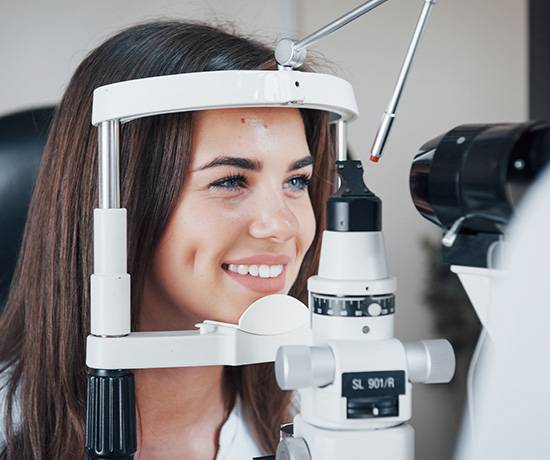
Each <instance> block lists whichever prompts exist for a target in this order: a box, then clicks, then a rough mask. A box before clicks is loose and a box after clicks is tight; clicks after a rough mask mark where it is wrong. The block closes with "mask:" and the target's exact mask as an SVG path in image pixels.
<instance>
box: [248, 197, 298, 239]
mask: <svg viewBox="0 0 550 460" xmlns="http://www.w3.org/2000/svg"><path fill="white" fill-rule="evenodd" d="M257 210H258V211H257V213H256V215H255V216H254V218H253V219H252V222H251V224H250V235H251V236H253V237H254V238H269V239H272V240H274V241H278V242H283V241H287V240H289V239H290V238H292V237H294V236H296V234H297V232H298V227H299V224H298V219H297V218H296V215H295V214H294V213H293V212H292V211H291V210H290V209H289V208H288V206H287V204H286V203H285V202H284V200H282V199H281V198H279V197H276V196H272V197H271V199H266V200H265V201H264V202H263V203H258V206H257Z"/></svg>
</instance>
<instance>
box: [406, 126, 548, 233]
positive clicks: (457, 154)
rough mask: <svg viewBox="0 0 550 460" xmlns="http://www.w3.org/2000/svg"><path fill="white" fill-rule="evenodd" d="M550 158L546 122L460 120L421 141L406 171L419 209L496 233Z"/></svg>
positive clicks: (467, 228)
mask: <svg viewBox="0 0 550 460" xmlns="http://www.w3.org/2000/svg"><path fill="white" fill-rule="evenodd" d="M549 162H550V123H549V122H529V123H517V124H514V123H501V124H491V125H487V124H483V125H481V124H479V125H462V126H458V127H457V128H455V129H453V130H451V131H449V132H448V133H447V134H444V135H442V136H439V137H437V138H435V139H432V140H431V141H429V142H427V143H426V144H424V145H423V146H422V147H421V149H420V151H419V152H418V153H417V155H416V156H415V159H414V161H413V163H412V166H411V172H410V190H411V196H412V199H413V202H414V204H415V206H416V208H417V209H418V211H419V212H420V213H421V214H422V215H423V216H424V217H425V218H427V219H429V220H430V221H432V222H434V223H435V224H437V225H439V226H440V227H443V228H446V229H448V228H450V227H451V226H452V225H453V223H454V222H455V221H456V220H457V219H459V218H461V217H463V216H470V217H469V218H468V219H467V220H465V221H464V224H463V227H462V231H464V232H471V233H477V232H483V233H500V231H501V230H500V225H501V224H502V223H506V222H508V220H509V219H510V218H511V216H512V213H513V210H514V208H515V207H516V205H517V203H518V202H519V200H520V199H521V197H522V196H523V194H524V192H525V190H526V189H527V187H528V186H529V185H530V184H531V183H532V182H533V181H534V180H535V178H536V177H537V175H538V173H539V172H540V171H541V170H542V169H543V167H544V166H545V165H546V164H548V163H549Z"/></svg>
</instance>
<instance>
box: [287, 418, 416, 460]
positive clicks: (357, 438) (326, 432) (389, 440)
mask: <svg viewBox="0 0 550 460" xmlns="http://www.w3.org/2000/svg"><path fill="white" fill-rule="evenodd" d="M294 436H295V437H297V438H303V439H305V440H306V442H307V446H308V449H309V454H310V456H311V457H310V458H311V459H312V460H338V459H342V460H369V459H373V460H414V430H413V428H412V427H411V426H410V425H409V424H408V423H403V424H401V425H399V426H395V427H393V428H392V429H391V430H365V431H360V432H358V431H355V430H331V429H326V428H322V427H318V426H315V425H310V424H309V423H306V422H305V421H304V419H303V417H302V416H301V415H297V416H296V417H295V419H294Z"/></svg>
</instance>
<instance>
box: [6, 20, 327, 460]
mask: <svg viewBox="0 0 550 460" xmlns="http://www.w3.org/2000/svg"><path fill="white" fill-rule="evenodd" d="M272 56H273V50H272V49H270V47H268V46H265V45H263V44H261V43H259V42H257V41H255V40H252V39H250V38H245V37H242V36H238V35H235V34H234V33H229V32H225V31H222V30H221V29H219V28H215V27H211V26H208V25H204V24H199V23H192V22H179V21H170V22H167V21H165V22H153V23H148V24H143V25H138V26H134V27H131V28H129V29H127V30H124V31H122V32H120V33H119V34H117V35H115V36H114V37H112V38H111V39H109V40H107V41H106V42H105V43H104V44H102V45H101V46H99V47H98V48H97V49H95V50H94V51H93V52H92V53H91V54H90V55H89V56H88V57H87V58H86V59H85V60H84V61H83V62H82V63H81V64H80V66H79V67H78V68H77V70H76V72H75V74H74V76H73V77H72V79H71V81H70V83H69V85H68V88H67V90H66V92H65V94H64V96H63V98H62V100H61V102H60V104H59V106H58V107H57V110H56V114H55V118H54V121H53V124H52V127H51V131H50V134H49V138H48V142H47V145H46V148H45V151H44V156H43V160H42V164H41V168H40V173H39V176H38V179H37V182H36V185H35V189H34V193H33V196H32V201H31V205H30V209H29V214H28V220H27V224H26V227H25V233H24V237H23V243H22V248H21V253H20V257H19V260H18V263H17V267H16V271H15V275H14V279H13V282H12V287H11V291H10V294H9V298H8V301H7V304H6V309H5V312H4V314H3V316H2V318H1V320H0V362H1V363H2V369H1V372H2V377H3V380H4V381H5V385H6V386H5V388H4V393H5V408H6V410H5V414H4V416H5V426H6V428H5V435H6V444H5V449H4V451H3V454H2V457H3V458H7V459H29V460H30V459H34V460H46V459H48V460H49V459H54V458H55V459H79V458H84V419H85V410H86V408H85V401H86V397H85V396H86V372H87V370H86V365H85V340H86V336H87V335H88V333H89V322H90V318H89V278H90V275H91V271H92V263H93V260H92V257H93V253H92V227H93V226H92V215H93V209H94V207H96V206H97V202H98V188H97V173H96V171H97V158H96V157H97V154H96V151H97V132H96V129H94V128H93V127H92V126H91V124H90V120H91V107H92V92H93V90H94V89H95V88H96V87H98V86H102V85H106V84H109V83H113V82H118V81H123V80H130V79H135V78H144V77H151V76H157V75H168V74H178V73H186V72H202V71H214V70H233V69H242V70H253V69H266V70H267V69H276V65H275V62H274V61H273V58H272ZM306 70H307V69H306ZM302 117H303V120H304V124H305V129H306V136H307V139H308V144H309V148H310V151H311V154H312V155H313V156H314V157H315V163H314V172H313V174H314V178H313V183H312V185H311V187H310V192H309V193H310V196H311V201H312V205H313V209H314V211H315V215H316V220H317V231H316V236H315V239H314V242H313V244H312V246H311V248H310V249H309V251H308V253H307V254H306V256H305V259H304V262H303V264H302V269H301V272H300V274H299V276H298V279H297V280H296V282H295V284H294V286H293V287H292V290H291V292H290V294H291V295H293V296H295V297H297V298H299V299H301V300H302V301H304V302H305V301H306V300H307V298H306V297H307V291H306V280H307V278H308V277H309V276H311V275H312V274H314V272H315V271H316V268H317V263H318V258H319V250H320V235H321V232H322V230H323V228H324V221H325V215H324V205H325V202H326V199H327V197H328V194H329V193H330V190H331V182H332V164H333V152H332V148H331V142H330V133H329V129H328V121H327V117H326V114H323V113H320V112H317V111H313V110H304V111H302ZM192 123H193V114H192V113H180V114H170V115H162V116H155V117H148V118H144V119H140V120H137V121H133V122H131V123H128V124H125V125H123V128H122V133H121V154H120V163H121V165H120V166H121V206H122V207H125V208H127V209H128V245H129V247H128V267H129V272H130V274H131V275H132V304H133V306H134V307H135V308H133V311H132V315H133V318H137V317H138V314H137V313H138V312H137V309H138V308H139V305H140V299H141V291H142V286H143V279H144V276H145V273H146V270H147V267H148V266H150V261H151V258H152V255H153V253H154V251H155V248H156V246H157V243H158V242H159V240H160V238H161V235H162V233H163V229H164V227H165V224H166V223H167V220H168V218H169V216H170V213H171V211H172V210H173V209H174V207H175V204H176V202H177V199H178V197H179V194H180V192H181V190H182V186H183V180H184V177H185V174H186V170H187V167H188V164H189V161H190V149H191V136H192ZM174 172H178V173H176V174H175V173H174ZM134 327H135V324H134ZM227 371H228V372H227V376H228V378H229V379H230V381H231V383H232V385H233V387H234V388H235V391H236V392H237V393H238V394H239V395H240V396H241V398H242V400H243V402H244V406H245V408H246V410H247V412H248V414H249V419H250V422H251V425H252V426H253V427H254V429H255V431H256V433H255V434H256V437H257V439H258V441H259V443H260V445H261V447H262V448H263V449H264V450H265V451H266V452H269V451H273V450H274V449H275V446H276V443H277V438H278V428H279V425H280V424H281V423H284V422H286V421H288V420H289V412H288V410H289V402H290V398H291V395H290V394H289V393H286V392H283V391H281V390H279V389H278V387H277V384H276V382H275V379H274V374H273V366H272V365H269V364H262V365H252V366H243V367H239V368H233V369H227Z"/></svg>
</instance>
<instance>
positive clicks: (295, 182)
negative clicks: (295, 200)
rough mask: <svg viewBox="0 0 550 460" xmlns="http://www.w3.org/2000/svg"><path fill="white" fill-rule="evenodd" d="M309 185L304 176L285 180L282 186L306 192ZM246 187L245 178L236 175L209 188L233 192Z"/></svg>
mask: <svg viewBox="0 0 550 460" xmlns="http://www.w3.org/2000/svg"><path fill="white" fill-rule="evenodd" d="M310 185H311V177H310V176H306V175H301V176H295V177H292V178H290V179H289V180H287V181H286V182H285V184H284V188H285V189H292V190H306V189H307V188H308V187H309V186H310ZM246 186H247V181H246V177H244V176H242V175H240V174H237V175H231V176H227V177H224V178H222V179H220V180H217V181H215V182H212V183H211V184H210V188H212V189H222V190H229V191H235V190H238V189H240V188H245V187H246Z"/></svg>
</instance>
